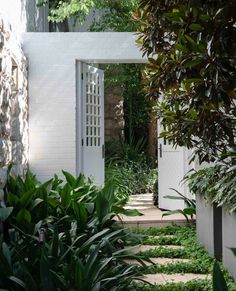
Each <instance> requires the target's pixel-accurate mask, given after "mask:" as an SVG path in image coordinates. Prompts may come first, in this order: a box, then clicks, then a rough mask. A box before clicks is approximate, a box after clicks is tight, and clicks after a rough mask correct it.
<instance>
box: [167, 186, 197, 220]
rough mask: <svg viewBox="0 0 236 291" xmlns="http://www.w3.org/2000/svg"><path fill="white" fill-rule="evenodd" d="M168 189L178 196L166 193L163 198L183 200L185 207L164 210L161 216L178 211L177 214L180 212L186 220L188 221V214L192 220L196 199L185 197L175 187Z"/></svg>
mask: <svg viewBox="0 0 236 291" xmlns="http://www.w3.org/2000/svg"><path fill="white" fill-rule="evenodd" d="M170 189H172V190H173V191H175V192H176V193H177V194H178V196H173V195H166V196H164V198H166V199H174V200H182V201H183V202H184V204H185V205H186V207H185V208H184V209H183V210H182V209H176V210H170V211H166V212H164V213H163V214H162V216H168V215H172V214H178V213H179V214H182V215H183V216H184V217H185V218H186V220H187V222H190V221H189V216H190V218H191V220H193V219H194V216H195V215H196V200H195V199H191V198H188V197H186V196H185V195H183V194H181V193H180V192H179V191H177V190H176V189H173V188H170Z"/></svg>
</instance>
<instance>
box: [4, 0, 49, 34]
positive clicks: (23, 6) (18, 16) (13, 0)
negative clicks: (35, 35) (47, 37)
mask: <svg viewBox="0 0 236 291" xmlns="http://www.w3.org/2000/svg"><path fill="white" fill-rule="evenodd" d="M39 2H40V0H1V1H0V13H1V15H3V17H4V18H5V19H6V20H7V21H8V22H9V23H10V25H11V27H12V30H13V31H14V32H15V34H16V35H18V36H20V34H21V33H22V32H26V31H48V30H49V25H48V20H47V15H48V6H47V5H45V7H42V8H38V7H37V3H39Z"/></svg>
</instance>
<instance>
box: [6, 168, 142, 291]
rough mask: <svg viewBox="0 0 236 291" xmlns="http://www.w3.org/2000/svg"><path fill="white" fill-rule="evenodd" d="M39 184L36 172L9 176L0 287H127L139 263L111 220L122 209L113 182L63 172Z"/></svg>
mask: <svg viewBox="0 0 236 291" xmlns="http://www.w3.org/2000/svg"><path fill="white" fill-rule="evenodd" d="M63 174H64V177H65V182H63V181H62V180H60V179H59V178H58V177H57V176H55V177H54V178H53V179H51V180H49V181H47V182H45V183H43V184H40V183H38V182H37V180H36V178H35V176H34V175H32V174H31V173H27V175H26V177H25V179H22V178H20V177H16V178H14V177H11V176H9V177H8V184H7V187H6V196H7V201H6V204H7V208H0V220H1V222H3V232H2V233H1V234H0V238H1V241H0V288H3V289H7V290H80V291H87V290H127V288H128V286H129V284H130V283H131V282H132V279H133V277H135V276H136V275H137V274H138V268H137V266H134V265H128V264H127V263H126V262H125V261H124V259H125V258H131V257H133V258H137V256H132V255H129V253H128V250H127V249H126V248H124V244H125V242H126V241H127V240H129V241H130V240H131V241H132V240H133V239H135V237H134V236H132V235H131V233H130V232H129V231H128V230H126V229H122V228H119V227H118V226H117V225H116V224H115V220H114V218H115V216H116V215H117V214H119V213H125V214H137V213H136V212H135V211H131V212H130V211H128V212H127V210H124V209H123V205H124V200H122V199H120V198H119V197H117V196H116V195H115V193H114V191H113V187H112V186H111V185H109V184H108V185H106V187H104V188H103V189H97V188H96V187H95V186H94V185H93V184H92V183H91V182H90V181H86V180H85V178H84V177H83V176H79V177H78V178H75V177H73V176H72V175H70V174H69V173H67V172H63Z"/></svg>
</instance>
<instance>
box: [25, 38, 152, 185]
mask: <svg viewBox="0 0 236 291" xmlns="http://www.w3.org/2000/svg"><path fill="white" fill-rule="evenodd" d="M135 39H136V36H135V35H133V34H132V33H26V34H24V36H23V48H24V52H25V54H26V56H27V57H28V61H29V164H30V169H31V170H32V171H33V172H34V173H35V174H36V175H37V177H38V178H39V179H40V180H45V179H48V178H51V177H52V175H53V174H54V173H59V172H60V171H61V170H62V169H64V170H67V171H69V172H71V173H72V174H76V169H77V168H78V166H79V165H78V163H79V161H78V163H76V157H77V156H78V155H77V153H76V147H77V143H78V138H77V135H76V70H75V64H76V60H82V61H85V62H99V63H116V62H120V63H143V62H146V61H147V60H145V59H143V58H142V53H141V52H140V51H139V49H138V48H137V47H136V44H135ZM77 134H78V133H77Z"/></svg>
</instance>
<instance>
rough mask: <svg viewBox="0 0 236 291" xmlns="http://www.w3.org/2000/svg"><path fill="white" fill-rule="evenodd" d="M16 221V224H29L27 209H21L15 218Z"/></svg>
mask: <svg viewBox="0 0 236 291" xmlns="http://www.w3.org/2000/svg"><path fill="white" fill-rule="evenodd" d="M16 221H17V222H18V223H22V222H24V221H25V222H27V223H30V222H31V214H30V212H29V211H28V210H27V209H21V210H20V211H19V212H18V214H17V216H16Z"/></svg>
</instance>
